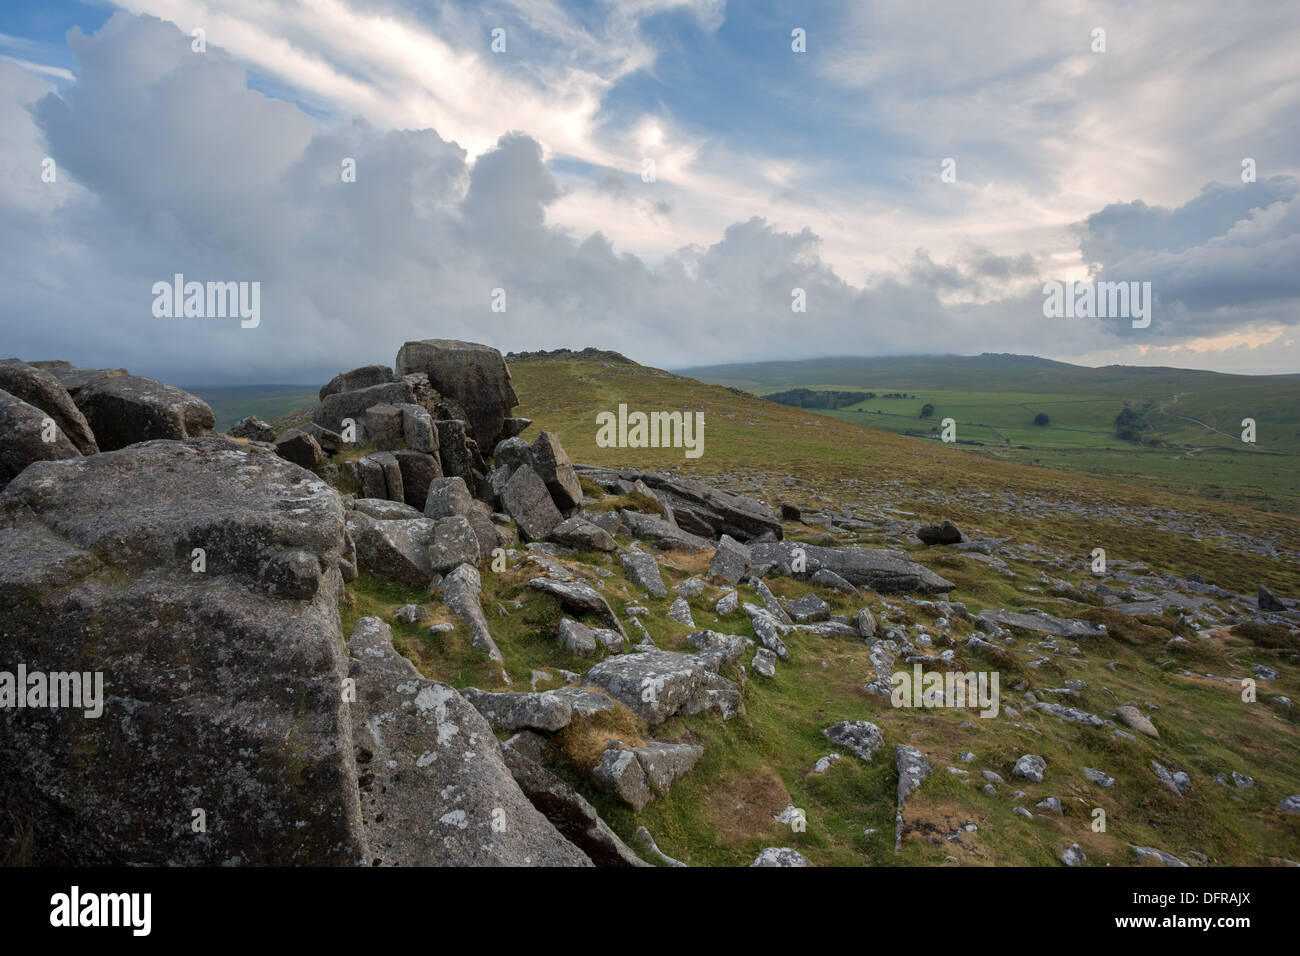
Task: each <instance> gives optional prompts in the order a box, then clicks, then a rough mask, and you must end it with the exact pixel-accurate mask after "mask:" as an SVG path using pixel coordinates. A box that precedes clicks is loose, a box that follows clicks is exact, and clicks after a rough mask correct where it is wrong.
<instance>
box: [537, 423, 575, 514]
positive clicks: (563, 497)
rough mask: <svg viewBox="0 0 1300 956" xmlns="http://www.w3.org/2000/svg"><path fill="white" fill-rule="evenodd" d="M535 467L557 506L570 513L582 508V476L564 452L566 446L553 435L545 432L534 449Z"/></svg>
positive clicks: (563, 511) (539, 437)
mask: <svg viewBox="0 0 1300 956" xmlns="http://www.w3.org/2000/svg"><path fill="white" fill-rule="evenodd" d="M532 468H533V470H534V471H535V472H537V476H538V477H539V478H541V479H542V481H543V482H544V483H545V484H546V490H547V491H549V492H550V493H551V498H552V500H554V502H555V506H556V507H557V508H559V509H560V511H561V512H562V513H565V514H568V513H569V512H571V511H573V510H574V509H575V508H578V507H581V505H582V485H581V484H579V482H578V473H577V472H576V471H574V470H573V463H572V462H571V461H569V456H568V455H567V454H565V452H564V446H562V445H561V444H560V440H559V439H558V438H556V437H555V435H554V434H552V433H551V432H542V433H541V434H540V435H538V436H537V439H536V440H535V441H534V442H533V446H532Z"/></svg>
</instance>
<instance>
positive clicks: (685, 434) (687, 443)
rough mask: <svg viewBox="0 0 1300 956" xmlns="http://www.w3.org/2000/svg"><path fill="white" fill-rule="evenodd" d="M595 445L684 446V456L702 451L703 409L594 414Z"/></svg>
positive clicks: (696, 455)
mask: <svg viewBox="0 0 1300 956" xmlns="http://www.w3.org/2000/svg"><path fill="white" fill-rule="evenodd" d="M596 446H597V447H598V448H684V449H686V457H687V458H699V457H700V456H701V455H703V454H704V413H703V412H651V413H650V414H648V415H647V414H646V413H645V412H631V413H630V414H629V412H628V410H627V405H624V404H620V405H619V406H618V414H615V413H614V412H600V413H598V414H597V415H596Z"/></svg>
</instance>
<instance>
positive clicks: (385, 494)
mask: <svg viewBox="0 0 1300 956" xmlns="http://www.w3.org/2000/svg"><path fill="white" fill-rule="evenodd" d="M357 464H358V466H359V467H360V469H361V489H362V493H363V494H364V495H365V496H366V497H367V498H387V499H388V500H389V501H401V502H405V501H406V491H405V488H404V486H403V485H402V466H401V465H400V464H399V463H398V461H397V456H396V455H394V454H393V453H392V452H391V451H380V452H375V453H374V454H373V455H366V456H365V457H364V458H362V459H361V460H360V461H358V462H357Z"/></svg>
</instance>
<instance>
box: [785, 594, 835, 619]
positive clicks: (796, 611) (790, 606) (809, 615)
mask: <svg viewBox="0 0 1300 956" xmlns="http://www.w3.org/2000/svg"><path fill="white" fill-rule="evenodd" d="M785 611H786V613H787V614H789V615H790V618H791V619H792V620H793V621H794V622H795V623H796V624H811V623H813V622H814V621H824V620H826V619H827V618H829V617H830V616H831V608H830V605H829V604H827V603H826V602H825V601H823V600H822V599H821V598H820V597H818V596H817V595H816V594H805V595H804V596H803V597H801V598H799V599H798V600H797V601H790V602H788V603H787V604H786V605H785Z"/></svg>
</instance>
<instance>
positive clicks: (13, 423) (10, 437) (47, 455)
mask: <svg viewBox="0 0 1300 956" xmlns="http://www.w3.org/2000/svg"><path fill="white" fill-rule="evenodd" d="M47 418H49V416H48V415H46V413H45V412H44V411H42V410H41V409H39V408H37V407H36V406H35V405H29V404H28V403H27V402H24V401H23V400H22V399H20V398H16V397H15V396H13V395H10V394H9V393H8V392H3V391H0V491H2V490H4V487H5V486H6V485H7V484H9V482H10V481H12V480H13V479H14V478H16V477H18V475H19V474H21V473H22V471H23V469H24V468H26V467H27V466H28V465H30V464H31V463H32V462H34V461H57V460H58V459H60V458H79V457H81V452H80V451H78V450H77V446H76V445H74V444H73V443H72V442H71V441H70V440H69V439H68V437H67V436H66V435H65V434H64V433H63V431H62V430H61V429H60V428H59V427H58V426H57V424H55V425H53V426H52V427H50V428H47V427H46V424H45V423H46V419H47ZM47 435H48V436H50V437H52V438H53V439H54V440H53V441H48V442H47V441H45V437H46V436H47Z"/></svg>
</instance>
